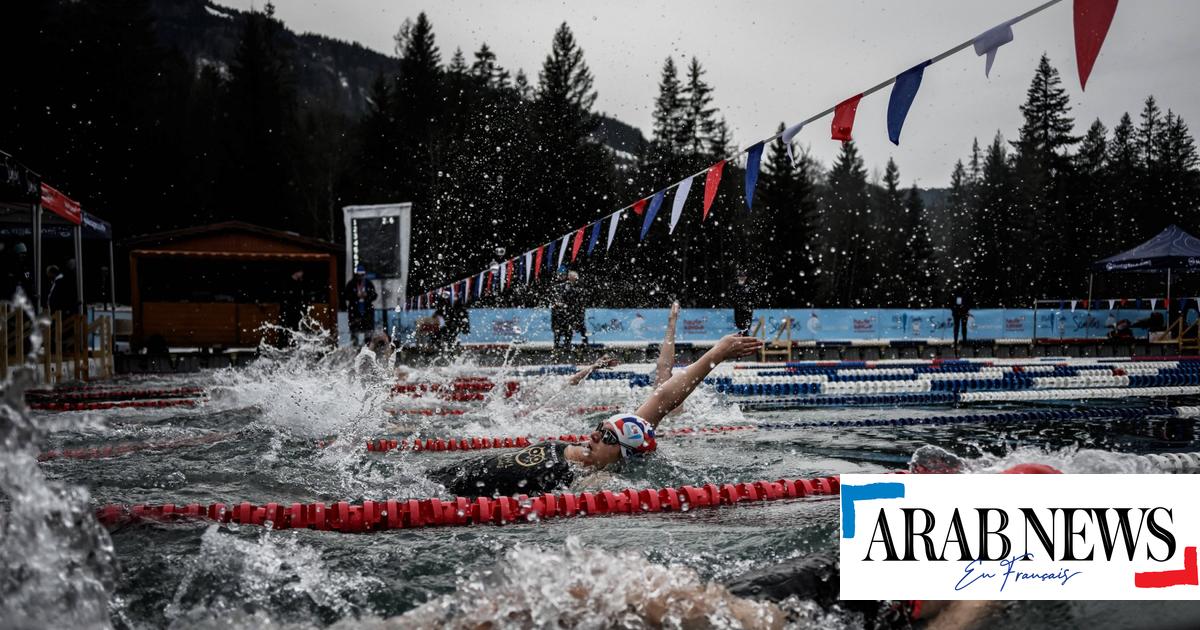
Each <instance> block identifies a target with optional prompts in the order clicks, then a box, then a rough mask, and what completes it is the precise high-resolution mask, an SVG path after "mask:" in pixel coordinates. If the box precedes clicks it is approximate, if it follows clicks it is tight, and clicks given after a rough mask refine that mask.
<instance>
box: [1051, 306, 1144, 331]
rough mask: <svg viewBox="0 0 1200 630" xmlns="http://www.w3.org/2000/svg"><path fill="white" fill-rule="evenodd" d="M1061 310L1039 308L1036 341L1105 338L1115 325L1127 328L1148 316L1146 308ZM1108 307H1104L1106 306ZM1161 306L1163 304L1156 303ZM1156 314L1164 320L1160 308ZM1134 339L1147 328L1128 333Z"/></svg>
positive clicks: (1077, 308) (1076, 308) (1079, 308)
mask: <svg viewBox="0 0 1200 630" xmlns="http://www.w3.org/2000/svg"><path fill="white" fill-rule="evenodd" d="M1064 306H1065V308H1061V309H1038V312H1037V336H1038V339H1083V338H1102V337H1107V336H1108V333H1109V331H1112V330H1115V329H1116V328H1117V327H1118V324H1120V325H1121V327H1123V328H1124V327H1129V326H1131V325H1132V324H1135V323H1137V322H1139V321H1142V320H1145V319H1147V318H1149V317H1150V314H1151V313H1152V311H1150V310H1149V309H1137V308H1122V307H1117V308H1114V309H1113V310H1111V311H1110V310H1107V308H1103V309H1097V308H1093V309H1092V310H1091V311H1088V310H1087V309H1085V308H1082V307H1081V306H1078V305H1076V307H1075V310H1074V311H1072V310H1071V308H1070V306H1069V305H1064ZM1105 306H1107V305H1105ZM1159 306H1160V307H1161V306H1162V305H1161V304H1159ZM1159 314H1160V315H1162V317H1163V318H1164V322H1165V319H1166V312H1165V311H1163V310H1162V309H1161V308H1160V309H1159ZM1131 333H1132V334H1133V335H1134V336H1137V337H1141V338H1145V336H1146V329H1145V328H1139V329H1135V330H1131Z"/></svg>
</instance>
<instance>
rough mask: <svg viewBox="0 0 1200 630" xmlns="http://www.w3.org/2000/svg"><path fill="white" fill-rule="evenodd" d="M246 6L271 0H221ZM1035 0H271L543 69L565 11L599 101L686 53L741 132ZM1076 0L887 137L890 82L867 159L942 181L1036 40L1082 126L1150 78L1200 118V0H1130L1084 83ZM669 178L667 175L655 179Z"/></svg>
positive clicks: (339, 32)
mask: <svg viewBox="0 0 1200 630" xmlns="http://www.w3.org/2000/svg"><path fill="white" fill-rule="evenodd" d="M217 1H218V2H219V3H221V4H225V5H229V6H234V7H237V8H240V9H248V8H250V7H251V6H252V5H254V6H257V7H259V8H261V7H262V6H263V5H264V4H265V2H264V0H217ZM1038 4H1041V0H1004V1H999V0H993V1H985V0H904V1H903V2H898V1H891V2H884V1H883V0H756V1H754V2H730V1H729V0H723V1H714V0H688V1H684V0H603V1H596V0H589V1H586V2H585V1H582V0H579V1H570V2H565V1H557V2H554V1H548V0H496V1H488V0H420V1H416V0H276V14H277V15H278V16H279V17H280V18H281V19H282V20H283V21H284V22H285V23H286V24H287V25H288V27H290V28H291V29H293V30H296V31H308V32H315V33H322V34H325V35H329V36H332V37H337V38H340V39H345V40H351V41H357V42H359V43H361V44H363V45H365V46H367V47H369V48H373V49H375V50H379V51H382V52H386V53H389V54H390V53H392V52H393V44H392V36H393V35H394V34H395V32H396V30H397V29H398V27H399V26H400V23H401V22H402V21H403V20H404V18H406V17H415V16H416V14H417V13H418V12H420V11H422V10H423V11H425V12H426V13H427V14H428V15H429V18H430V20H431V21H432V22H433V27H434V33H435V34H436V37H437V43H438V45H439V47H440V48H441V50H442V56H443V59H444V60H447V61H448V60H449V58H450V55H451V54H452V53H453V51H454V49H455V48H462V49H463V52H464V53H465V54H466V55H467V57H468V60H469V59H470V53H471V52H473V51H475V50H477V49H478V48H479V45H480V43H482V42H487V43H488V45H489V46H490V47H491V48H492V49H493V50H494V51H495V52H496V55H497V57H498V61H499V63H500V64H501V65H503V66H504V67H506V68H509V69H512V70H513V71H514V74H515V70H516V69H518V68H523V69H524V70H525V71H526V73H528V74H529V75H530V78H531V79H532V80H536V77H537V70H538V68H539V67H540V65H541V62H542V59H543V58H544V57H545V56H546V53H547V52H548V51H549V49H550V39H551V36H552V34H553V32H554V29H555V28H556V27H557V25H558V24H559V23H560V22H563V21H566V22H567V23H568V24H569V25H570V26H571V29H572V30H573V31H574V32H575V36H576V39H577V40H578V41H579V43H580V45H581V46H582V47H583V49H584V52H585V59H586V61H587V63H588V65H589V66H590V67H591V70H592V73H593V74H594V75H595V77H596V89H597V91H598V92H599V99H598V100H597V102H596V107H597V109H598V110H600V111H603V112H607V113H608V114H611V115H613V116H615V117H617V118H619V119H621V120H623V121H625V122H627V123H630V124H633V125H635V126H637V127H639V128H641V129H642V130H643V132H647V135H648V132H649V126H650V115H651V111H652V108H653V101H654V97H655V94H656V93H657V83H658V77H659V70H660V68H661V66H662V63H663V60H664V59H665V58H666V57H667V56H668V55H670V56H673V57H675V58H676V61H677V63H678V64H679V65H680V66H683V65H685V63H686V60H687V58H689V57H691V56H693V55H695V56H697V57H698V58H699V59H700V61H701V63H702V64H703V65H704V66H705V67H706V68H707V70H708V76H707V78H708V81H709V82H710V83H711V84H712V85H713V86H714V87H715V88H716V93H715V103H716V105H718V106H719V107H720V108H721V111H722V113H723V114H724V115H725V116H726V117H727V119H728V120H729V123H730V124H731V126H732V128H733V131H734V134H735V137H736V139H737V141H738V144H739V145H740V146H745V145H748V144H750V143H752V142H755V141H757V140H760V139H762V138H765V137H768V136H770V135H771V134H772V133H774V131H775V128H776V125H778V123H779V122H780V121H786V122H789V123H791V122H795V121H798V120H801V119H803V118H806V117H808V116H809V115H811V114H815V113H817V112H820V111H822V110H824V109H825V108H827V107H829V106H831V105H833V104H834V103H837V102H838V101H840V100H842V99H843V98H846V97H848V96H851V95H853V94H856V93H858V92H860V91H862V90H864V89H866V88H868V87H870V86H872V85H874V84H875V83H878V82H879V81H882V80H884V79H886V78H888V77H889V76H891V75H895V74H897V73H899V72H901V71H903V70H904V69H906V68H909V67H911V66H913V65H914V64H916V63H918V62H920V61H922V60H924V59H927V58H929V57H930V56H932V55H935V54H937V53H939V52H941V51H943V50H945V49H947V48H950V47H951V46H953V45H955V44H958V43H961V42H962V41H964V40H967V39H970V38H972V37H974V36H975V35H977V34H979V33H980V32H982V31H984V30H986V29H988V28H990V27H992V26H995V25H996V24H997V23H999V22H1002V21H1004V20H1007V19H1009V18H1011V17H1014V16H1016V15H1018V14H1020V13H1022V12H1024V11H1025V10H1027V9H1030V8H1032V7H1034V6H1036V5H1038ZM1071 4H1072V2H1071V0H1065V1H1064V2H1061V3H1059V4H1058V5H1056V6H1054V7H1051V8H1050V9H1048V10H1046V11H1044V12H1042V13H1040V14H1038V15H1036V16H1034V17H1033V18H1030V19H1029V20H1026V21H1025V22H1022V23H1021V24H1019V25H1017V26H1016V27H1014V33H1015V39H1014V41H1013V42H1012V43H1010V44H1007V45H1005V46H1004V47H1002V48H1001V50H1000V52H999V55H998V57H997V59H996V63H995V67H994V68H993V69H992V76H991V79H987V78H985V77H984V74H983V68H984V61H983V58H982V57H976V56H975V53H974V51H973V50H970V49H968V50H965V51H963V52H960V53H958V54H957V55H955V56H953V57H951V58H949V59H946V60H945V61H942V62H940V63H938V64H937V65H934V66H932V67H930V68H929V69H927V70H926V72H925V78H924V82H923V83H922V86H921V91H920V93H919V94H918V95H917V99H916V102H915V103H914V104H913V107H912V110H911V112H910V113H909V115H908V119H907V122H906V123H905V126H904V132H903V135H902V136H901V144H900V146H898V147H897V146H894V145H892V144H891V142H890V141H888V139H887V126H886V111H887V101H888V91H887V90H884V91H882V92H879V93H877V94H875V95H874V96H872V97H869V98H867V99H864V100H863V102H862V103H861V105H860V106H859V109H858V118H857V121H856V124H855V128H854V138H855V140H856V141H858V143H859V145H860V148H861V149H862V152H863V155H864V157H865V159H866V162H867V165H868V167H869V168H870V169H872V171H875V170H876V169H881V168H882V165H883V164H884V163H885V162H886V161H887V158H888V156H889V155H891V156H893V157H895V159H896V162H897V163H898V164H899V166H900V173H901V176H902V178H903V180H904V182H905V183H906V184H907V183H909V182H911V181H913V180H914V179H915V180H916V181H917V182H918V183H919V184H920V185H922V186H944V185H946V184H947V182H948V181H949V177H950V171H951V168H952V167H953V164H954V161H955V160H956V159H958V158H960V157H964V156H965V155H966V154H967V153H968V151H969V149H970V146H971V139H972V138H973V137H976V136H978V137H979V139H980V142H981V143H986V141H989V140H990V139H991V138H992V136H993V135H994V134H995V132H996V130H998V129H999V130H1001V131H1002V132H1003V133H1004V135H1005V137H1006V138H1008V139H1012V138H1014V137H1015V135H1016V131H1017V129H1018V127H1019V126H1020V121H1021V117H1020V112H1019V111H1018V109H1017V107H1018V105H1020V104H1021V103H1022V102H1023V101H1024V99H1025V91H1026V89H1027V88H1028V86H1029V82H1030V79H1031V78H1032V76H1033V70H1034V67H1035V65H1036V63H1037V59H1038V57H1039V56H1040V55H1041V54H1042V52H1043V51H1044V52H1046V53H1048V54H1049V55H1050V60H1051V62H1052V63H1053V64H1054V66H1055V67H1057V68H1058V69H1059V71H1060V72H1061V73H1062V77H1063V84H1064V85H1065V86H1066V88H1067V91H1068V93H1069V95H1070V97H1071V106H1072V108H1073V114H1074V116H1075V119H1076V125H1077V127H1078V128H1079V133H1080V134H1082V133H1083V131H1084V130H1085V129H1086V127H1087V125H1088V124H1090V123H1091V121H1092V120H1094V119H1095V118H1097V117H1099V118H1100V119H1101V120H1103V121H1104V123H1105V124H1106V125H1108V126H1109V128H1110V129H1111V128H1112V126H1113V125H1114V124H1115V123H1116V121H1117V119H1118V117H1119V116H1120V115H1121V113H1122V112H1125V111H1129V112H1130V113H1131V114H1132V115H1134V116H1135V119H1136V115H1137V112H1138V111H1140V110H1141V106H1142V101H1143V100H1144V99H1145V97H1146V95H1147V94H1154V95H1155V97H1156V98H1157V99H1158V101H1159V104H1160V105H1161V106H1162V108H1163V109H1164V110H1166V109H1167V108H1171V109H1173V110H1174V111H1175V112H1177V113H1179V114H1180V115H1182V116H1183V117H1184V119H1185V120H1186V121H1187V122H1188V124H1189V126H1190V127H1191V128H1192V130H1193V132H1196V131H1197V130H1198V129H1200V81H1198V80H1197V76H1198V72H1197V65H1198V64H1200V37H1197V33H1200V2H1197V1H1196V0H1125V2H1121V3H1120V5H1119V7H1118V9H1117V14H1116V18H1115V19H1114V20H1113V25H1112V28H1111V30H1110V31H1109V34H1108V39H1107V40H1106V41H1105V44H1104V48H1103V50H1102V51H1101V53H1100V58H1099V59H1098V60H1097V62H1096V66H1095V68H1094V70H1093V71H1092V76H1091V78H1090V79H1089V85H1088V91H1087V92H1086V93H1085V92H1083V91H1082V90H1080V88H1079V79H1078V76H1077V72H1076V69H1075V49H1074V38H1073V34H1072V18H1071ZM797 140H798V141H799V142H800V143H801V144H803V145H807V146H809V147H810V149H811V151H812V152H813V154H814V155H816V156H817V157H818V158H820V159H821V160H822V161H823V162H824V163H826V164H828V163H829V162H830V161H831V160H832V158H833V156H834V155H836V153H837V150H838V143H837V142H834V141H832V140H830V138H829V119H828V118H825V119H822V120H821V121H818V122H817V123H814V124H813V125H811V126H809V127H808V128H806V129H805V130H804V131H803V132H802V133H801V134H800V135H799V136H797ZM665 183H667V182H664V184H665Z"/></svg>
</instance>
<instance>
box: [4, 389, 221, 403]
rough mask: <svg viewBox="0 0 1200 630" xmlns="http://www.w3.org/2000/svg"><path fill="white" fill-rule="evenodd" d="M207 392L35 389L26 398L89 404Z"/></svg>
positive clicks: (201, 390)
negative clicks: (91, 402) (99, 401)
mask: <svg viewBox="0 0 1200 630" xmlns="http://www.w3.org/2000/svg"><path fill="white" fill-rule="evenodd" d="M205 393H206V392H205V390H204V388H203V387H173V388H160V389H118V388H93V389H65V390H58V389H33V390H29V391H27V392H25V396H26V398H30V399H35V400H37V401H38V402H60V403H67V402H88V401H98V400H111V401H117V400H148V399H152V398H180V397H197V396H202V395H204V394H205Z"/></svg>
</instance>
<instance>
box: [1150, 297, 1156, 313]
mask: <svg viewBox="0 0 1200 630" xmlns="http://www.w3.org/2000/svg"><path fill="white" fill-rule="evenodd" d="M1157 307H1158V298H1150V310H1152V311H1153V310H1154V309H1155V308H1157Z"/></svg>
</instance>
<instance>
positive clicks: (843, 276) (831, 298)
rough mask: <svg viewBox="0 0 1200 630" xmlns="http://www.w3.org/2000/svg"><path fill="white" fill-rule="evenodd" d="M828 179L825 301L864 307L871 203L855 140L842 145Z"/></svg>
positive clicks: (823, 212) (823, 236)
mask: <svg viewBox="0 0 1200 630" xmlns="http://www.w3.org/2000/svg"><path fill="white" fill-rule="evenodd" d="M826 181H827V183H826V190H825V194H824V198H823V200H822V203H821V206H820V208H821V209H820V221H819V224H820V226H821V227H820V229H821V232H820V236H819V237H818V239H817V241H818V242H819V243H820V248H819V249H818V252H819V253H818V257H817V263H818V265H819V267H818V268H819V270H820V271H819V274H818V276H817V279H818V281H819V283H820V295H821V297H822V299H821V300H820V301H821V302H822V303H824V304H828V305H830V306H843V307H852V306H862V305H865V304H868V303H869V302H868V301H867V300H865V299H864V292H866V291H867V290H869V289H870V285H869V279H870V277H869V275H868V272H870V271H871V269H870V264H869V261H868V260H867V258H866V256H867V253H868V252H867V247H866V240H867V239H866V236H867V231H868V229H869V221H870V204H869V202H868V199H867V171H866V168H865V167H864V166H863V160H862V157H861V156H859V154H858V147H857V146H856V145H855V144H854V142H853V141H850V142H845V143H843V144H842V150H841V152H840V153H839V154H838V156H837V159H836V160H834V163H833V166H832V167H831V168H830V169H829V174H828V176H827V180H826ZM864 269H865V272H864Z"/></svg>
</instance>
